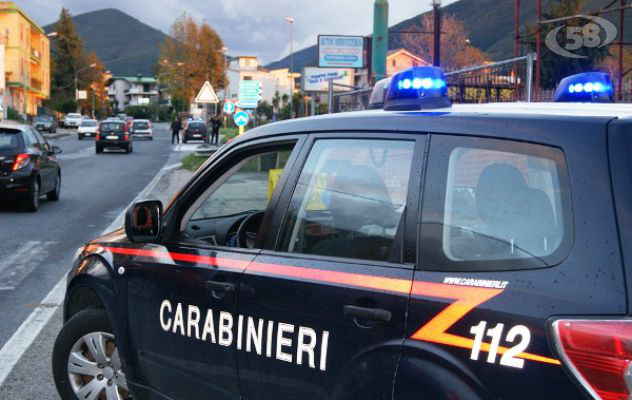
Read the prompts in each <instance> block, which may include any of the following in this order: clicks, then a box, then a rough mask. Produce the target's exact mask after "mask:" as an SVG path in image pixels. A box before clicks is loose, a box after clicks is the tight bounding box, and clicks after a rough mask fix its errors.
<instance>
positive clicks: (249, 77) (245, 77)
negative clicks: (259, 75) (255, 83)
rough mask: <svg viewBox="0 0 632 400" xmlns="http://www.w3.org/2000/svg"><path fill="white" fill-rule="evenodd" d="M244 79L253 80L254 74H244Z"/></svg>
mask: <svg viewBox="0 0 632 400" xmlns="http://www.w3.org/2000/svg"><path fill="white" fill-rule="evenodd" d="M244 80H245V81H251V80H252V76H248V75H244Z"/></svg>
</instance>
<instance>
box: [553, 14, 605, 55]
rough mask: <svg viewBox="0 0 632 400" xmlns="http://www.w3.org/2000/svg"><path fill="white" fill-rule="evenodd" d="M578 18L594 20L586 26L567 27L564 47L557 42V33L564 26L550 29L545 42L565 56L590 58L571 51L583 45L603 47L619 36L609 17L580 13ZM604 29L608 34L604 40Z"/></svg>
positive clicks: (555, 51) (554, 50) (557, 52)
mask: <svg viewBox="0 0 632 400" xmlns="http://www.w3.org/2000/svg"><path fill="white" fill-rule="evenodd" d="M578 18H584V19H588V20H590V21H593V22H589V23H587V24H585V25H584V26H568V27H566V40H567V43H566V44H565V45H564V48H562V47H561V46H560V45H559V43H558V42H557V34H558V32H559V31H560V30H561V29H562V28H563V27H564V26H558V27H557V28H555V29H553V30H552V31H550V32H549V33H548V34H547V35H546V38H545V39H544V43H545V44H546V46H547V47H548V48H549V49H550V50H551V51H552V52H554V53H556V54H559V55H561V56H563V57H570V58H588V56H582V55H579V54H574V53H571V51H574V50H577V49H580V48H581V47H588V48H595V47H603V46H606V45H609V44H610V43H612V41H613V40H614V39H615V38H616V37H617V28H616V27H615V26H614V25H613V24H612V22H610V21H608V20H607V19H604V18H600V17H596V16H593V15H579V16H578ZM602 29H603V31H604V32H605V34H606V37H605V39H603V40H602V37H601V36H600V35H599V34H600V33H601V31H602Z"/></svg>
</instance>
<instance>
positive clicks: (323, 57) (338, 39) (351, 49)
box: [318, 35, 364, 68]
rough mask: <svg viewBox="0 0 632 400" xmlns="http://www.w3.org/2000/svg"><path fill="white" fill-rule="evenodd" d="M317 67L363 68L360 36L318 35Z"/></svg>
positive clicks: (362, 45) (362, 39)
mask: <svg viewBox="0 0 632 400" xmlns="http://www.w3.org/2000/svg"><path fill="white" fill-rule="evenodd" d="M318 66H319V67H322V68H324V67H338V68H340V67H343V68H363V67H364V38H363V37H362V36H340V35H338V36H334V35H318Z"/></svg>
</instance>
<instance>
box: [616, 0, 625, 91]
mask: <svg viewBox="0 0 632 400" xmlns="http://www.w3.org/2000/svg"><path fill="white" fill-rule="evenodd" d="M620 1H621V10H620V11H619V65H618V68H619V79H618V80H617V100H618V101H622V100H623V40H624V37H623V36H624V35H623V30H624V19H623V15H624V11H625V9H624V7H625V3H626V0H620Z"/></svg>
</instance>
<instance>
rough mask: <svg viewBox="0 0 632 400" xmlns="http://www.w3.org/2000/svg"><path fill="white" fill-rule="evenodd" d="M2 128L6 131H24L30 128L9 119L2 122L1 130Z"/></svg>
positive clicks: (0, 124) (0, 123) (0, 122)
mask: <svg viewBox="0 0 632 400" xmlns="http://www.w3.org/2000/svg"><path fill="white" fill-rule="evenodd" d="M2 128H5V129H19V130H21V131H23V130H25V129H27V128H29V126H28V125H24V124H22V123H20V122H17V121H12V120H10V119H7V120H3V121H0V129H2Z"/></svg>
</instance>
